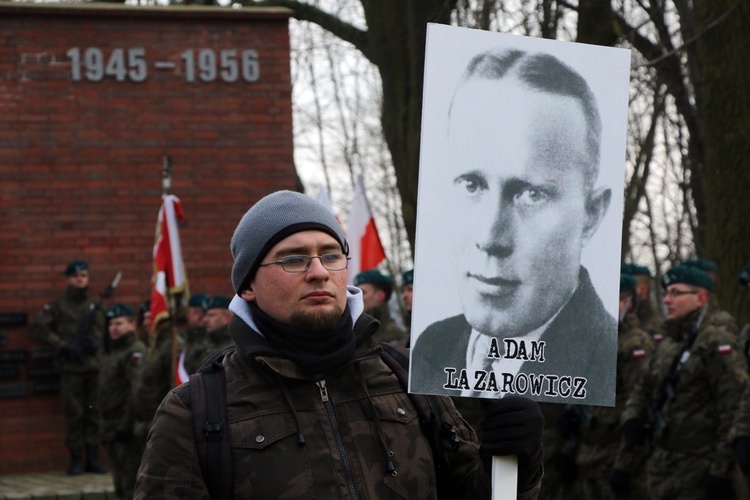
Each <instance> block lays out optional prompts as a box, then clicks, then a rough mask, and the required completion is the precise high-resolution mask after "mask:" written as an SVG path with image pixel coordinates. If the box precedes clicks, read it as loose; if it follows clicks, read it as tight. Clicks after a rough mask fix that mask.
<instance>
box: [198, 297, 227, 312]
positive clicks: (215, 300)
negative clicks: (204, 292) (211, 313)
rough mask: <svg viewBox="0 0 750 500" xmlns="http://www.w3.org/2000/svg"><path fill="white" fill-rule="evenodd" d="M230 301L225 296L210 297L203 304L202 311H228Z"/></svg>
mask: <svg viewBox="0 0 750 500" xmlns="http://www.w3.org/2000/svg"><path fill="white" fill-rule="evenodd" d="M231 301H232V299H230V298H229V297H227V296H226V295H211V296H209V297H208V298H207V299H206V301H205V302H204V303H203V310H204V311H208V310H209V309H229V303H230V302H231Z"/></svg>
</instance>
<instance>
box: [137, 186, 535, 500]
mask: <svg viewBox="0 0 750 500" xmlns="http://www.w3.org/2000/svg"><path fill="white" fill-rule="evenodd" d="M231 251H232V256H233V257H234V260H235V261H234V267H233V268H232V284H233V286H234V289H235V291H236V292H237V295H236V296H235V297H234V299H233V300H232V302H231V304H230V306H229V308H230V310H231V311H232V312H233V313H234V317H233V318H232V320H231V322H230V324H229V332H230V334H231V335H232V338H233V340H234V342H235V344H236V349H235V350H230V351H229V352H224V353H217V355H215V357H214V358H212V359H214V360H218V361H220V362H221V365H222V366H223V368H224V375H225V376H226V407H227V415H228V418H227V421H228V422H229V425H228V434H229V437H228V439H229V442H230V443H231V460H232V462H233V464H232V467H229V468H227V467H224V465H225V464H222V469H221V470H227V469H228V470H230V471H232V477H233V480H232V483H231V484H232V485H233V488H232V489H233V490H234V496H235V497H237V498H240V497H242V498H256V497H257V498H301V497H310V496H312V497H315V498H354V499H356V498H385V497H388V498H432V499H434V498H438V496H440V498H489V495H490V484H489V474H488V471H489V467H488V466H487V465H488V463H489V460H490V458H491V457H492V456H493V455H517V456H518V460H519V477H518V492H519V496H518V498H519V499H523V500H526V499H533V498H536V496H537V494H538V490H539V484H540V480H541V474H542V469H541V456H542V454H543V453H542V446H541V433H542V425H543V422H542V417H541V413H540V412H539V408H538V406H537V405H536V403H533V402H531V401H528V400H526V399H523V398H520V397H507V398H504V399H502V400H499V401H496V402H492V403H490V404H489V405H487V407H486V409H485V418H484V421H483V423H482V427H481V429H482V434H483V439H482V441H483V443H482V444H481V445H480V443H479V442H478V440H477V436H476V434H475V432H474V431H473V430H472V429H471V428H469V427H468V426H467V425H466V423H465V422H464V421H463V419H462V418H461V417H460V415H459V414H458V412H457V411H456V410H455V407H454V406H453V404H452V403H451V401H450V399H448V398H446V397H438V396H436V397H431V398H430V400H429V401H430V402H431V406H432V412H433V415H432V416H433V417H435V420H439V421H441V422H442V425H441V426H440V429H435V431H436V432H438V431H445V434H444V435H443V434H440V437H441V439H437V435H435V436H433V435H428V434H426V433H425V431H426V427H425V428H423V427H422V425H421V424H420V420H421V419H420V418H419V413H418V412H417V409H416V408H415V406H414V402H415V401H416V396H410V395H408V394H407V393H406V391H405V389H404V387H403V385H402V383H401V382H400V381H399V379H398V378H397V376H396V375H395V373H396V372H395V371H393V370H392V369H391V368H390V367H389V365H388V364H386V362H385V361H384V359H385V358H384V357H381V346H380V345H379V344H378V343H377V342H376V341H375V340H374V337H373V335H374V334H375V332H376V331H377V329H378V326H379V323H378V322H377V321H376V320H374V319H373V318H372V317H371V316H368V315H367V314H364V313H363V309H364V307H363V303H362V294H361V291H360V290H359V289H357V288H355V287H347V275H346V273H347V271H346V269H347V264H348V256H347V253H348V245H347V243H346V238H345V236H344V233H343V231H342V230H341V226H340V225H339V223H338V221H337V220H336V219H335V217H334V216H333V214H331V213H330V211H328V210H327V209H325V208H324V207H322V206H321V205H319V204H318V203H317V202H315V201H313V200H312V199H311V198H308V197H307V196H304V195H302V194H299V193H293V192H290V191H281V192H277V193H273V194H271V195H269V196H266V197H265V198H263V199H262V200H260V201H259V202H258V203H256V204H255V205H254V206H253V207H252V208H251V209H250V210H249V211H248V212H247V213H246V214H245V216H244V217H243V218H242V220H241V221H240V223H239V225H238V226H237V229H236V230H235V233H234V236H233V237H232V243H231ZM400 354H401V355H405V356H406V358H405V359H408V351H406V350H405V349H404V350H403V351H401V352H400ZM204 366H206V365H205V364H204ZM190 384H191V383H187V384H183V385H182V386H180V387H178V388H175V389H174V390H172V391H171V392H170V393H169V394H168V395H167V397H166V398H165V399H164V401H163V402H162V405H161V407H160V408H159V410H158V411H157V414H156V416H155V418H154V424H153V427H152V429H151V433H150V436H149V443H148V449H147V451H146V454H145V455H144V458H143V461H142V463H141V468H140V471H139V474H138V484H137V486H136V494H135V498H207V497H210V496H211V495H210V492H209V486H208V485H209V484H212V483H213V482H214V479H215V478H214V477H213V476H211V475H207V474H205V471H202V469H201V465H200V464H201V461H202V458H205V457H203V456H201V455H200V454H199V453H197V452H196V438H195V433H194V430H193V423H192V420H191V406H190V402H191V400H190ZM413 398H414V399H413ZM420 401H427V399H425V398H422V399H421V400H420ZM433 446H434V447H435V449H433ZM280 474H281V476H280ZM269 478H274V480H269ZM214 496H216V495H214Z"/></svg>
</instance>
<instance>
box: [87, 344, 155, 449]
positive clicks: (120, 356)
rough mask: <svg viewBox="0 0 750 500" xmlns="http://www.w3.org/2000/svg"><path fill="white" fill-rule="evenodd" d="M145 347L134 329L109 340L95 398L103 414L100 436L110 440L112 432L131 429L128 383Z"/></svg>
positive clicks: (133, 375)
mask: <svg viewBox="0 0 750 500" xmlns="http://www.w3.org/2000/svg"><path fill="white" fill-rule="evenodd" d="M145 352H146V346H145V345H143V342H141V341H140V340H138V338H137V337H136V335H135V332H130V333H126V334H125V335H123V336H122V337H120V338H119V339H117V340H113V341H111V342H110V352H109V354H107V355H106V357H105V358H104V362H103V363H102V369H101V370H100V371H99V390H98V398H97V401H98V403H99V409H100V410H101V414H102V426H101V430H102V439H104V440H105V441H106V440H111V439H112V438H113V437H114V434H115V432H118V431H119V432H125V433H132V432H133V418H134V417H133V398H132V394H131V386H132V384H133V380H134V378H135V374H136V369H137V368H138V365H139V364H140V361H141V358H142V357H143V355H144V354H145Z"/></svg>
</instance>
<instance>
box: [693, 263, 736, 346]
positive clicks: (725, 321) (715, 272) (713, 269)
mask: <svg viewBox="0 0 750 500" xmlns="http://www.w3.org/2000/svg"><path fill="white" fill-rule="evenodd" d="M682 265H683V266H690V267H695V268H697V269H700V270H701V271H703V272H704V273H706V274H707V275H708V277H709V278H711V283H713V286H714V289H713V293H712V294H711V297H710V298H709V308H710V313H711V324H712V325H714V326H715V327H716V328H719V329H722V330H726V331H727V332H729V333H731V334H733V335H739V333H740V327H739V325H738V324H737V320H736V319H734V316H732V315H731V314H730V313H729V312H727V311H725V310H724V309H722V308H721V306H719V300H718V299H717V298H716V291H717V290H718V289H719V266H717V265H716V263H715V262H713V261H710V260H707V259H690V260H686V261H685V262H683V263H682Z"/></svg>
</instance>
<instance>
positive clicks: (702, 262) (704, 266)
mask: <svg viewBox="0 0 750 500" xmlns="http://www.w3.org/2000/svg"><path fill="white" fill-rule="evenodd" d="M682 265H683V266H689V267H696V268H698V269H700V270H701V271H705V272H708V271H712V272H716V271H718V270H719V266H717V265H716V262H713V261H710V260H708V259H690V260H686V261H685V262H683V263H682Z"/></svg>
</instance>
